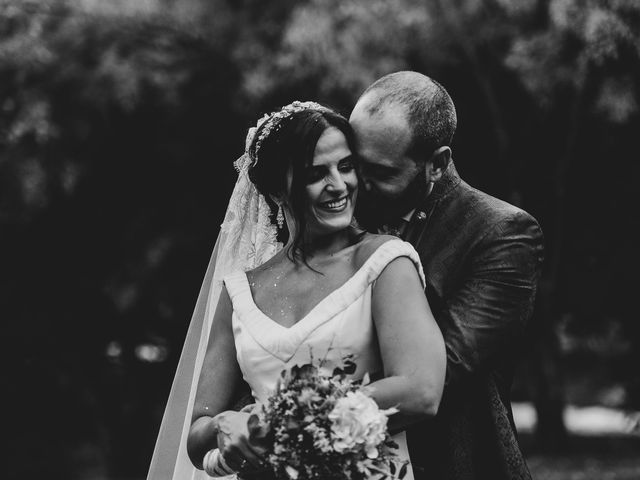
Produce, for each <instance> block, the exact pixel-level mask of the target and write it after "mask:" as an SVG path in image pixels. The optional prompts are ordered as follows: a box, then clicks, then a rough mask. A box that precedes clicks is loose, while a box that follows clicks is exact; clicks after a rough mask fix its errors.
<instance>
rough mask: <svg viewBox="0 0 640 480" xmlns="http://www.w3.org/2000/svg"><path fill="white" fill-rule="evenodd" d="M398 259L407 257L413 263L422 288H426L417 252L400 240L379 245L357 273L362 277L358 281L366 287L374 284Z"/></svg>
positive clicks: (407, 243)
mask: <svg viewBox="0 0 640 480" xmlns="http://www.w3.org/2000/svg"><path fill="white" fill-rule="evenodd" d="M398 257H408V258H409V259H410V260H411V261H412V262H413V263H414V265H415V266H416V270H417V271H418V276H419V277H420V282H421V283H422V287H423V288H424V287H426V285H427V283H426V280H425V276H424V270H423V269H422V263H420V256H419V255H418V252H416V249H415V248H413V246H412V245H411V244H410V243H409V242H405V241H403V240H400V239H397V240H389V241H388V242H385V243H383V244H382V245H380V246H379V247H378V248H377V249H376V251H375V252H373V253H372V254H371V256H370V257H369V258H368V259H367V261H366V262H365V263H364V265H363V266H362V268H361V269H360V271H359V272H358V275H362V278H361V279H359V280H360V281H361V282H364V283H366V284H367V285H368V284H370V283H372V282H374V281H375V280H376V279H377V278H378V277H379V276H380V274H381V273H382V271H383V270H384V269H385V268H386V266H387V265H389V263H391V262H392V261H393V260H395V259H396V258H398Z"/></svg>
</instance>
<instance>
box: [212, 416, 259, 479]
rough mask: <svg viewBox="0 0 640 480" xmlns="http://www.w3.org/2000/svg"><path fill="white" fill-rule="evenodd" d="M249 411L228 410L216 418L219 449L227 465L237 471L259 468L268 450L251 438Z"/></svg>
mask: <svg viewBox="0 0 640 480" xmlns="http://www.w3.org/2000/svg"><path fill="white" fill-rule="evenodd" d="M250 416H251V414H250V413H249V412H247V411H240V412H234V411H231V410H227V411H225V412H222V413H220V414H218V415H216V416H215V417H214V421H215V422H216V426H217V431H218V434H217V440H218V449H219V450H220V453H221V454H222V456H223V458H224V460H225V461H226V462H227V464H228V465H229V466H230V467H231V468H233V469H234V470H236V471H240V470H244V469H245V468H246V467H247V466H251V467H253V468H259V467H260V465H261V464H262V459H263V456H264V454H265V452H266V450H265V449H264V448H263V447H261V446H259V445H254V444H253V443H252V442H251V440H250V438H249V427H248V422H249V417H250Z"/></svg>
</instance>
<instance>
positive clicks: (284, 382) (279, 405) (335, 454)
mask: <svg viewBox="0 0 640 480" xmlns="http://www.w3.org/2000/svg"><path fill="white" fill-rule="evenodd" d="M354 371H355V364H353V362H351V361H350V360H348V359H347V360H346V361H345V364H344V366H342V367H341V368H336V369H335V370H333V372H331V373H325V371H324V370H323V369H322V366H321V365H320V366H315V365H313V364H312V363H309V364H305V365H302V366H294V367H293V368H291V369H289V370H283V371H282V373H281V376H280V379H279V383H278V387H277V389H276V392H275V393H274V394H273V395H272V396H271V397H270V398H269V399H268V401H267V403H266V404H264V405H262V406H261V407H260V408H259V409H258V410H257V413H256V414H255V415H253V416H252V417H251V419H250V430H252V431H253V432H260V433H259V434H258V436H259V437H261V438H262V439H264V440H265V442H264V443H265V444H266V445H269V452H268V454H267V459H266V464H267V466H268V468H269V469H270V470H272V472H273V474H274V475H275V477H276V479H278V480H312V479H313V480H343V479H351V480H358V479H367V478H372V477H373V478H379V479H396V478H398V479H399V478H403V477H404V475H405V473H406V470H407V463H408V462H407V461H404V460H402V459H400V458H399V457H398V456H397V454H396V452H395V450H397V448H398V445H397V444H396V443H395V442H394V441H393V440H392V439H391V437H390V436H389V433H388V430H387V420H388V416H389V415H391V414H393V413H395V412H397V410H396V409H395V408H391V409H387V410H382V409H380V408H379V407H378V405H377V404H376V403H375V401H374V400H373V399H372V398H371V397H370V396H369V395H368V393H367V389H366V384H367V383H368V380H367V378H366V377H365V379H363V381H360V382H358V381H353V380H351V379H349V377H348V375H349V374H350V373H353V372H354Z"/></svg>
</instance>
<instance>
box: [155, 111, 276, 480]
mask: <svg viewBox="0 0 640 480" xmlns="http://www.w3.org/2000/svg"><path fill="white" fill-rule="evenodd" d="M261 121H264V118H263V119H261ZM260 124H261V122H258V126H257V128H259V126H260ZM255 131H256V128H252V129H250V130H249V134H248V135H247V141H246V148H245V154H244V155H243V156H242V157H240V158H239V159H238V160H237V161H236V162H235V164H234V165H235V167H236V170H237V171H238V180H237V182H236V185H235V187H234V189H233V193H232V195H231V199H230V200H229V206H228V207H227V211H226V214H225V217H224V221H223V223H222V225H221V227H220V233H219V235H218V239H217V241H216V244H215V247H214V249H213V254H212V255H211V260H210V261H209V266H208V267H207V271H206V274H205V277H204V282H203V283H202V287H201V289H200V294H199V295H198V300H197V302H196V307H195V310H194V312H193V316H192V318H191V323H190V324H189V330H188V332H187V336H186V339H185V342H184V346H183V348H182V354H181V356H180V361H179V363H178V368H177V371H176V375H175V378H174V380H173V385H172V387H171V393H170V394H169V400H168V402H167V406H166V409H165V413H164V416H163V418H162V423H161V425H160V432H159V434H158V439H157V441H156V446H155V449H154V452H153V457H152V459H151V466H150V468H149V474H148V475H147V480H195V479H206V478H210V477H209V476H208V475H207V474H206V473H205V472H203V471H201V470H198V469H196V468H195V467H194V466H193V465H192V464H191V461H190V460H189V457H188V456H187V451H186V445H187V435H188V433H189V428H190V426H191V415H192V410H193V403H194V398H195V394H196V388H197V385H198V378H199V377H200V370H201V368H202V363H203V361H204V355H205V352H206V348H207V343H208V340H209V332H210V330H211V322H212V320H213V315H214V313H215V309H216V306H217V304H218V299H219V297H220V292H221V289H222V279H223V278H224V277H225V276H226V275H227V274H229V273H231V272H233V271H237V270H243V271H246V270H249V269H252V268H255V267H256V266H258V265H260V264H262V263H264V262H266V261H267V260H268V259H269V258H271V257H272V256H273V255H275V254H276V253H277V252H278V250H279V249H280V248H281V247H282V245H281V244H279V243H278V242H277V240H276V235H277V230H276V227H275V225H273V224H272V223H271V221H270V214H271V210H270V208H269V205H268V204H267V202H266V200H265V198H264V197H263V196H262V195H261V194H260V193H259V192H258V191H257V190H256V188H255V186H254V185H253V184H252V183H251V181H250V180H249V175H248V170H249V167H250V165H251V158H250V155H249V153H248V151H249V146H250V145H251V143H252V140H253V136H254V134H255Z"/></svg>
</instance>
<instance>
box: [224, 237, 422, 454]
mask: <svg viewBox="0 0 640 480" xmlns="http://www.w3.org/2000/svg"><path fill="white" fill-rule="evenodd" d="M402 256H406V257H409V258H410V259H411V260H412V261H413V262H414V263H415V265H416V268H417V270H418V273H419V275H420V278H421V280H422V283H423V285H424V274H423V271H422V266H421V264H420V260H419V257H418V254H417V253H416V251H415V250H414V248H413V247H412V246H411V245H410V244H409V243H407V242H404V241H402V240H390V241H387V242H385V243H383V244H382V245H380V246H379V247H378V248H377V249H376V250H375V251H374V252H373V253H372V254H371V256H370V257H369V258H368V259H367V260H366V261H365V263H364V264H363V265H362V266H361V267H360V269H359V270H358V271H357V272H356V273H355V274H354V275H353V276H352V277H350V278H349V279H348V280H347V281H346V282H345V283H344V284H343V285H342V286H340V287H338V288H337V289H336V290H334V291H333V292H332V293H330V294H329V295H328V296H327V297H325V298H324V299H323V300H321V301H320V302H319V303H318V304H317V305H316V306H315V307H314V308H313V309H312V310H311V311H310V312H309V313H308V314H306V315H305V316H304V317H303V318H301V319H300V320H298V321H297V322H296V323H295V324H294V325H293V326H291V327H288V328H287V327H283V326H282V325H280V324H279V323H277V322H275V321H274V320H272V319H271V318H269V317H268V316H267V315H266V314H265V313H264V312H262V311H261V310H260V309H259V308H258V306H257V305H256V304H255V302H254V300H253V296H252V294H251V288H250V285H249V282H248V280H247V276H246V274H245V273H244V272H236V273H233V274H231V275H229V276H227V277H225V279H224V282H225V285H226V288H227V291H228V292H229V296H230V298H231V301H232V304H233V317H232V327H233V335H234V341H235V346H236V352H237V359H238V364H239V365H240V369H241V371H242V375H243V377H244V379H245V381H246V382H247V383H248V384H249V386H250V387H251V390H252V394H253V396H254V398H256V400H258V401H265V400H266V399H267V398H268V396H269V395H270V394H271V393H272V392H274V391H275V387H276V382H277V379H278V377H279V375H280V372H281V371H282V370H283V369H285V368H289V367H292V366H293V365H301V364H305V363H309V361H310V360H311V358H312V357H313V358H315V359H324V362H323V365H324V366H325V368H327V369H328V370H329V371H331V370H333V368H334V367H335V366H337V365H340V364H341V363H342V359H343V358H345V356H347V355H350V356H351V357H352V360H353V361H354V362H355V364H356V371H355V373H354V374H353V377H354V378H356V379H358V378H361V377H362V376H363V375H364V374H365V373H369V374H371V375H372V376H373V375H375V374H376V373H378V372H381V371H382V361H381V357H380V350H379V347H378V339H377V336H376V331H375V328H374V323H373V317H372V313H371V294H372V286H373V284H374V282H375V281H376V279H377V278H378V276H379V275H380V274H381V273H382V271H383V270H384V268H385V267H386V266H387V265H388V264H389V263H390V262H391V261H392V260H394V259H396V258H398V257H402ZM394 438H395V437H394ZM396 440H400V442H399V443H400V444H401V446H402V447H403V448H402V449H403V450H405V449H406V444H404V434H403V435H402V438H398V439H396ZM405 454H406V455H408V453H406V451H405Z"/></svg>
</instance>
